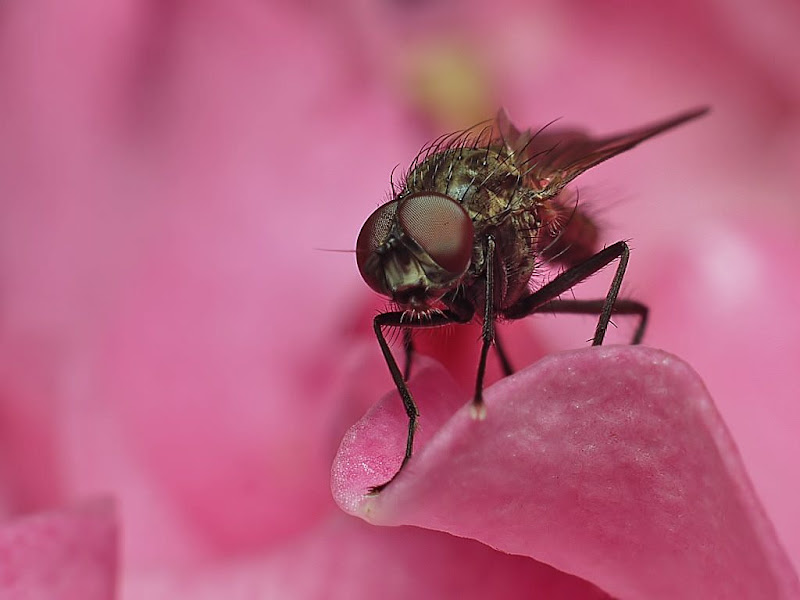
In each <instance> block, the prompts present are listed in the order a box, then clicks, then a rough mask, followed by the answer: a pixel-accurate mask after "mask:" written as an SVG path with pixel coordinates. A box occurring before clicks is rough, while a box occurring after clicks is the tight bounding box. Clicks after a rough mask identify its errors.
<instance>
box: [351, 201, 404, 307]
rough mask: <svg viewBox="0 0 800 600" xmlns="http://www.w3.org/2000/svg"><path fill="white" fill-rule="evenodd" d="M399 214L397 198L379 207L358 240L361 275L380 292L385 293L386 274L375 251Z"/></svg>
mask: <svg viewBox="0 0 800 600" xmlns="http://www.w3.org/2000/svg"><path fill="white" fill-rule="evenodd" d="M396 214H397V200H392V201H391V202H387V203H386V204H384V205H382V206H380V207H378V209H377V210H376V211H375V212H373V213H372V214H371V215H370V216H369V218H368V219H367V221H366V223H364V226H363V227H362V228H361V232H360V233H359V234H358V241H357V242H356V263H357V264H358V271H359V273H361V277H362V278H363V279H364V281H366V282H367V285H368V286H369V287H371V288H372V289H373V290H375V291H376V292H378V293H381V294H385V293H386V290H385V289H384V283H383V282H384V276H383V272H382V269H381V261H380V260H378V257H377V255H376V254H375V251H376V250H377V249H378V248H379V247H380V246H381V244H383V243H384V242H385V241H386V238H387V237H389V232H390V231H391V229H392V223H393V222H394V219H395V215H396Z"/></svg>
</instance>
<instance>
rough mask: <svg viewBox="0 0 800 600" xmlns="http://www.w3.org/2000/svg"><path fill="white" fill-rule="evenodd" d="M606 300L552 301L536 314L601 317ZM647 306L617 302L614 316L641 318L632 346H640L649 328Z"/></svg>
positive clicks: (629, 302) (629, 301)
mask: <svg viewBox="0 0 800 600" xmlns="http://www.w3.org/2000/svg"><path fill="white" fill-rule="evenodd" d="M604 305H605V300H551V301H550V302H548V303H547V304H543V305H542V306H540V307H539V308H537V309H536V311H535V312H537V313H543V312H552V313H565V314H572V315H599V314H601V313H602V312H603V306H604ZM648 312H649V309H648V308H647V306H645V305H644V304H642V303H641V302H637V301H636V300H627V299H622V300H617V301H616V302H615V303H614V309H613V311H612V314H615V315H636V316H638V317H639V324H638V325H637V326H636V331H635V332H634V334H633V338H632V339H631V344H634V345H635V344H640V343H641V341H642V338H643V337H644V331H645V329H646V328H647V314H648Z"/></svg>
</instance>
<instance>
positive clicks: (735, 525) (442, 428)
mask: <svg viewBox="0 0 800 600" xmlns="http://www.w3.org/2000/svg"><path fill="white" fill-rule="evenodd" d="M416 383H417V385H416V386H415V387H414V391H415V393H416V397H417V400H418V402H419V404H420V407H421V408H420V410H421V413H422V415H423V417H424V416H425V415H426V414H427V413H431V415H432V416H433V418H432V419H429V420H424V419H423V421H422V428H424V429H425V430H426V434H427V437H428V439H427V440H426V439H425V437H423V438H422V440H421V442H422V443H420V444H419V445H418V446H417V451H416V454H415V456H414V458H413V459H412V461H411V463H410V464H409V468H408V469H407V470H406V471H405V472H404V473H403V474H402V475H400V476H399V477H398V478H397V480H395V482H394V483H393V484H392V485H390V486H389V487H388V488H387V489H386V490H385V491H384V492H382V493H381V494H380V495H379V496H378V497H374V498H371V497H367V496H365V495H364V492H365V488H366V487H367V485H374V484H377V483H381V482H382V478H383V477H384V476H385V474H386V473H391V472H392V468H395V467H394V466H395V465H396V464H397V463H398V462H399V457H400V456H401V454H402V451H401V450H399V449H398V444H397V442H398V438H400V441H401V442H402V432H403V429H404V425H405V423H404V419H403V416H402V413H401V412H400V411H398V410H397V409H395V408H394V406H395V405H399V400H398V398H397V397H396V395H395V394H389V395H387V396H386V397H384V398H383V400H382V401H381V402H380V403H379V404H378V405H376V406H375V407H374V408H373V409H372V410H371V411H370V412H369V413H368V414H367V415H366V416H365V417H364V418H363V419H362V420H361V421H360V422H359V423H357V424H356V425H355V426H354V427H353V428H352V429H351V431H350V432H349V433H348V434H347V436H346V437H345V439H344V441H343V442H342V446H341V448H340V450H339V454H338V456H337V459H336V461H335V463H334V470H333V489H334V495H335V497H336V499H337V501H338V503H339V504H340V506H342V507H343V508H344V509H345V510H347V511H348V512H351V513H353V514H356V515H359V516H361V517H362V518H364V519H366V520H369V521H371V522H373V523H376V524H383V525H399V524H412V525H418V526H421V527H426V528H430V529H436V530H441V531H447V532H449V533H452V534H454V535H458V536H462V537H469V538H473V539H476V540H479V541H481V542H484V543H485V544H488V545H490V546H492V547H494V548H496V549H498V550H502V551H505V552H509V553H512V554H521V555H525V556H529V557H532V558H535V559H537V560H540V561H542V562H545V563H548V564H550V565H552V566H554V567H556V568H557V569H559V570H562V571H565V572H567V573H572V574H574V575H577V576H579V577H581V578H584V579H586V580H588V581H591V582H592V583H594V584H596V585H598V586H599V587H601V588H602V589H604V590H606V591H607V592H609V593H610V594H611V595H612V596H615V597H621V598H626V599H628V598H630V599H638V598H641V599H642V600H644V599H648V600H652V599H658V598H664V599H671V598H740V599H745V598H753V599H760V598H796V597H798V596H800V586H798V581H797V577H796V575H795V573H794V572H793V570H792V568H791V566H790V564H789V562H788V560H787V558H786V556H785V554H784V552H783V550H782V548H781V547H780V544H779V542H778V540H777V538H776V535H775V533H774V531H773V529H772V526H771V524H770V523H769V521H768V519H767V518H766V516H765V514H764V512H763V509H762V508H761V505H760V503H759V502H758V500H757V498H756V497H755V494H754V492H753V490H752V487H751V484H750V482H749V480H748V478H747V475H746V474H745V471H744V468H743V466H742V464H741V461H740V458H739V455H738V452H737V450H736V447H735V445H734V443H733V441H732V440H731V438H730V435H729V434H728V432H727V430H726V428H725V426H724V424H723V423H722V421H721V420H720V418H719V415H718V413H717V411H716V409H715V408H714V406H713V403H712V401H711V399H710V397H709V396H708V393H707V391H706V389H705V387H704V386H703V384H702V382H701V381H700V379H699V378H698V377H697V375H696V374H695V373H694V372H693V371H692V370H691V369H690V368H689V367H688V366H687V365H686V364H685V363H683V362H681V361H680V360H678V359H676V358H675V357H673V356H671V355H668V354H666V353H663V352H660V351H656V350H653V349H648V348H635V347H606V348H594V349H588V350H582V351H578V352H572V353H567V354H561V355H556V356H551V357H548V358H546V359H545V360H542V361H540V362H539V363H536V364H535V365H533V366H532V367H530V368H528V369H527V370H525V371H522V372H520V373H518V374H516V375H514V376H512V377H508V378H506V379H504V380H502V381H501V382H499V383H498V384H496V385H494V386H493V387H491V388H490V389H489V390H487V392H486V404H487V410H488V415H487V418H486V419H485V420H484V421H476V420H474V419H472V418H471V416H470V411H469V406H462V407H461V408H459V409H457V410H456V411H454V412H451V413H450V415H451V416H449V417H447V416H444V417H443V416H442V415H445V414H447V413H448V411H450V410H451V409H452V406H453V403H454V400H455V399H456V398H457V397H459V392H458V390H456V389H455V388H454V386H453V384H452V383H451V382H450V381H449V380H448V378H447V376H446V375H445V374H444V373H442V372H438V373H437V372H436V370H435V368H430V369H429V370H427V371H426V372H425V373H421V375H420V377H419V378H418V380H417V382H416ZM461 397H462V398H463V395H462V396H461ZM389 432H400V435H396V434H395V433H392V434H389ZM400 447H402V446H400ZM387 465H389V466H387Z"/></svg>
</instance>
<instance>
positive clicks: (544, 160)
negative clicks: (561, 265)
mask: <svg viewBox="0 0 800 600" xmlns="http://www.w3.org/2000/svg"><path fill="white" fill-rule="evenodd" d="M708 110H709V109H708V107H702V108H697V109H694V110H690V111H687V112H684V113H681V114H679V115H676V116H674V117H671V118H669V119H665V120H663V121H659V122H657V123H653V124H652V125H646V126H644V127H640V128H639V129H634V130H632V131H628V132H626V133H622V134H619V135H612V136H609V137H603V138H594V137H592V136H590V135H589V134H588V133H586V132H584V131H579V130H557V129H556V130H549V129H548V127H549V125H546V126H545V127H543V128H542V129H540V130H539V131H535V132H534V131H531V130H526V131H520V130H519V129H517V128H516V127H515V126H514V125H513V124H512V123H511V121H509V119H508V115H507V114H506V112H505V110H504V109H500V112H499V113H498V115H497V121H496V122H497V128H498V131H499V133H500V137H501V138H502V140H503V142H504V143H505V145H506V147H507V149H508V150H509V151H510V152H511V153H513V155H514V161H515V163H516V164H517V166H518V167H519V169H520V170H521V171H522V172H523V173H524V174H525V177H526V179H527V181H528V183H529V184H530V185H532V186H533V187H535V188H537V189H539V190H542V191H545V190H546V191H548V192H551V193H553V194H555V193H556V192H558V191H559V190H560V189H561V188H563V187H564V186H565V185H567V184H568V183H569V182H570V181H572V180H573V179H575V178H576V177H577V176H578V175H580V174H581V173H583V172H584V171H586V170H587V169H591V168H592V167H593V166H595V165H597V164H600V163H601V162H603V161H604V160H608V159H609V158H611V157H612V156H616V155H617V154H620V153H622V152H625V151H626V150H630V149H631V148H633V147H634V146H636V145H637V144H639V143H640V142H643V141H644V140H646V139H649V138H651V137H653V136H655V135H658V134H659V133H662V132H664V131H667V130H668V129H672V128H673V127H677V126H678V125H681V124H683V123H686V122H687V121H691V120H692V119H696V118H698V117H701V116H702V115H704V114H706V113H707V112H708Z"/></svg>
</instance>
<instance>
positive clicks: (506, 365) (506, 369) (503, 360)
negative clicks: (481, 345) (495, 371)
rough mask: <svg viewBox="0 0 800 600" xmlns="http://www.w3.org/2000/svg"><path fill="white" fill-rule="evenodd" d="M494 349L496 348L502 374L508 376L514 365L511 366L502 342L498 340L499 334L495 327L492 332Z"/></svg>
mask: <svg viewBox="0 0 800 600" xmlns="http://www.w3.org/2000/svg"><path fill="white" fill-rule="evenodd" d="M494 349H495V350H497V357H498V358H499V359H500V366H501V367H502V368H503V374H504V375H505V376H506V377H508V376H509V375H511V374H512V373H513V372H514V367H512V366H511V361H509V360H508V354H507V353H506V350H505V348H503V344H502V343H501V342H500V334H499V332H498V331H497V330H496V329H495V332H494Z"/></svg>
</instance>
